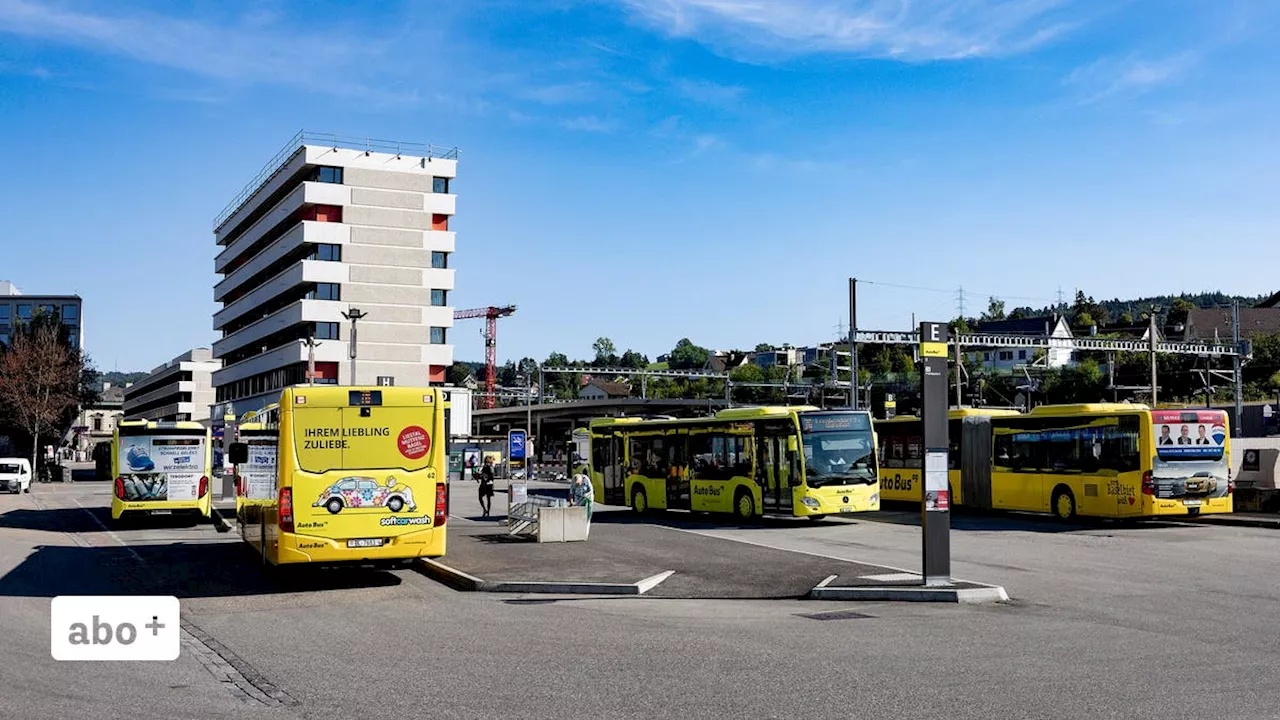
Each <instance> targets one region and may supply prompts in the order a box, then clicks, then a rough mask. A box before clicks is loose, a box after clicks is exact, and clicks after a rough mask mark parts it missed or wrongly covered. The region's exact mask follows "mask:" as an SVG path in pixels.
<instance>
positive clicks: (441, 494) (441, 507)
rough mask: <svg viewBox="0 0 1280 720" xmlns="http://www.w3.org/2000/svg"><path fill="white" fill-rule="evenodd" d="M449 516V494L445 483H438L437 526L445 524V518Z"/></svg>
mask: <svg viewBox="0 0 1280 720" xmlns="http://www.w3.org/2000/svg"><path fill="white" fill-rule="evenodd" d="M448 517H449V502H448V495H447V494H446V493H445V485H444V483H436V521H435V522H436V527H441V526H443V525H444V523H445V520H446V519H447V518H448Z"/></svg>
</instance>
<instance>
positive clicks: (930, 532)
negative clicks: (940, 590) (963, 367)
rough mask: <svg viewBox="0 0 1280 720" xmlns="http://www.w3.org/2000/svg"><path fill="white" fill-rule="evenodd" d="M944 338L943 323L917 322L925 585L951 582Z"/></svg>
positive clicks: (945, 350) (921, 507)
mask: <svg viewBox="0 0 1280 720" xmlns="http://www.w3.org/2000/svg"><path fill="white" fill-rule="evenodd" d="M947 340H948V331H947V326H946V325H945V324H944V323H932V322H922V323H920V371H921V372H920V378H921V392H920V405H921V413H920V414H921V420H922V421H923V425H924V482H923V483H921V493H922V494H921V498H920V509H921V512H920V514H921V525H922V528H923V530H924V546H923V551H924V552H923V555H924V584H925V585H950V584H952V583H951V493H950V492H949V489H948V487H947V354H948V353H947Z"/></svg>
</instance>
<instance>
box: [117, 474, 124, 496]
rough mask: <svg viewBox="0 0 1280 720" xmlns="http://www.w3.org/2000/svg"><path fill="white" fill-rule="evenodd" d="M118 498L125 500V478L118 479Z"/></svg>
mask: <svg viewBox="0 0 1280 720" xmlns="http://www.w3.org/2000/svg"><path fill="white" fill-rule="evenodd" d="M116 497H118V498H120V499H121V500H123V499H124V478H122V477H118V478H116Z"/></svg>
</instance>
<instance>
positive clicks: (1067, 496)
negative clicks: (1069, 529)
mask: <svg viewBox="0 0 1280 720" xmlns="http://www.w3.org/2000/svg"><path fill="white" fill-rule="evenodd" d="M1042 497H1043V496H1042ZM1050 497H1051V498H1052V500H1051V501H1050V508H1049V509H1050V510H1051V511H1052V512H1053V516H1054V517H1056V518H1058V519H1059V520H1070V519H1072V518H1074V517H1075V516H1076V509H1077V508H1076V496H1075V493H1073V492H1071V488H1069V487H1067V486H1066V485H1058V486H1057V487H1055V488H1054V489H1053V495H1051V496H1050Z"/></svg>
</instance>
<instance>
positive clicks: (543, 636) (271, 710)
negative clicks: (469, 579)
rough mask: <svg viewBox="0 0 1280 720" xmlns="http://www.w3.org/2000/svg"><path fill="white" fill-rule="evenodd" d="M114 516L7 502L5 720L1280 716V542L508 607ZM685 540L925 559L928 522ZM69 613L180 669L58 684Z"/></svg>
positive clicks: (1032, 531)
mask: <svg viewBox="0 0 1280 720" xmlns="http://www.w3.org/2000/svg"><path fill="white" fill-rule="evenodd" d="M107 492H108V488H106V487H105V486H101V485H96V484H88V483H77V484H74V485H67V486H37V487H36V488H35V489H34V491H33V493H32V495H29V496H27V495H24V496H0V687H3V688H4V691H3V709H2V710H0V716H3V717H5V718H47V717H49V716H50V715H55V714H56V715H59V716H66V717H75V718H82V717H90V718H93V717H103V718H108V717H112V718H114V717H131V718H134V717H136V718H153V717H154V718H166V719H168V718H205V717H212V718H219V717H228V718H231V717H234V718H257V717H265V718H275V717H280V718H366V717H367V718H399V717H422V716H427V717H441V718H447V717H458V718H476V717H500V716H520V717H557V718H559V717H565V718H599V717H609V718H625V717H681V718H704V717H705V718H724V717H777V718H782V717H786V718H794V717H806V718H807V717H814V718H819V717H832V718H836V717H839V718H846V717H890V716H891V717H906V718H917V717H918V718H992V717H1001V718H1004V717H1011V718H1013V717H1016V718H1069V717H1081V718H1084V717H1089V718H1093V717H1120V718H1159V719H1161V720H1165V719H1167V718H1203V717H1213V718H1215V719H1220V718H1268V717H1280V710H1278V709H1280V684H1277V683H1276V682H1275V681H1274V678H1275V677H1277V675H1278V674H1280V649H1278V644H1277V642H1276V638H1277V634H1278V633H1277V630H1278V629H1280V621H1277V620H1276V618H1277V617H1280V560H1278V556H1277V553H1276V547H1277V543H1278V542H1280V533H1276V532H1275V531H1271V530H1267V529H1263V528H1251V527H1223V526H1209V525H1188V524H1174V523H1167V524H1166V523H1161V524H1143V525H1109V524H1083V523H1082V524H1078V525H1066V526H1063V525H1059V524H1056V523H1054V522H1053V521H1051V520H1049V519H1047V518H1035V517H1001V518H983V517H974V518H965V517H963V516H960V517H957V523H956V524H957V529H956V530H955V532H954V533H953V535H952V542H953V548H954V556H955V564H954V570H955V574H957V575H960V576H961V577H979V578H981V579H983V580H990V581H993V582H997V583H1000V584H1003V585H1005V586H1006V587H1007V588H1008V589H1009V591H1010V593H1011V594H1012V595H1013V596H1014V599H1013V600H1012V601H1010V602H1007V603H1001V604H997V605H989V606H954V605H917V604H888V603H838V602H815V601H800V600H790V599H772V600H755V599H740V600H719V599H715V600H707V599H676V598H650V597H647V596H644V597H627V598H595V597H559V596H507V595H497V594H490V593H461V592H456V591H454V590H451V589H449V588H447V587H445V586H443V585H440V584H438V583H436V582H434V581H432V580H429V579H428V578H426V577H423V576H422V575H420V574H418V573H416V572H414V571H411V570H404V571H395V572H373V571H357V572H347V571H326V572H322V573H315V574H310V575H306V576H303V577H298V578H282V577H280V576H278V575H276V574H274V573H272V572H270V571H265V572H264V571H263V570H262V569H260V568H259V567H258V566H257V565H256V561H255V558H254V557H253V556H252V555H251V554H250V553H248V552H247V551H245V550H244V548H242V547H241V546H240V545H239V544H238V543H237V542H236V539H235V538H234V537H233V536H231V535H229V534H225V533H219V532H217V530H216V529H215V528H214V527H213V525H212V524H205V523H201V524H196V525H186V524H182V523H177V522H166V523H162V524H158V525H154V526H153V525H148V524H142V525H141V526H140V527H134V528H130V529H127V530H122V531H118V532H114V531H113V532H108V531H107V530H106V529H105V528H104V527H103V525H102V524H100V522H101V521H102V520H103V519H104V517H105V514H104V513H105V507H106V505H107V499H108V496H107ZM499 499H500V498H499ZM660 520H662V521H664V522H667V521H670V522H675V521H677V520H678V521H681V522H694V520H693V519H692V518H690V519H688V520H686V519H684V518H667V519H665V520H663V519H661V518H660ZM685 529H686V530H687V529H693V530H696V531H697V532H699V533H701V535H697V536H691V537H695V538H697V537H716V538H719V539H721V540H726V541H728V540H733V541H734V542H739V541H744V540H745V541H748V542H750V543H754V544H757V545H760V546H770V547H775V548H784V549H789V550H801V551H803V552H805V553H810V554H812V555H814V556H829V557H831V558H834V559H837V560H839V559H859V558H862V559H867V558H874V560H875V561H876V562H880V563H885V564H888V565H894V566H899V567H906V568H911V567H914V566H915V565H916V564H918V561H919V558H918V551H919V541H920V538H919V527H918V526H916V525H915V524H914V517H913V516H912V514H911V513H902V514H897V515H895V514H892V513H888V514H880V515H878V516H859V517H858V518H856V519H853V520H845V519H836V520H833V521H829V522H828V523H825V524H819V525H808V524H787V523H780V524H771V523H765V524H760V525H755V526H730V525H719V524H716V523H714V522H710V521H707V522H702V523H700V524H699V526H698V527H693V528H685ZM673 532H674V531H673ZM685 534H688V533H685ZM69 591H70V592H78V591H82V592H94V593H97V592H108V591H109V592H112V593H115V594H128V593H131V592H139V591H145V592H171V593H172V594H176V595H178V596H179V597H181V598H182V602H183V612H184V621H185V622H186V623H187V625H188V626H189V627H190V628H192V632H190V633H189V634H190V635H191V639H189V640H184V644H183V654H182V657H181V658H180V659H179V660H178V661H176V662H171V663H57V662H54V661H52V660H51V659H50V657H49V649H48V640H49V638H48V633H49V625H48V607H49V597H50V596H52V595H53V594H57V593H63V592H69ZM246 688H248V689H247V690H246ZM264 688H266V689H274V690H275V694H274V695H270V694H267V693H266V692H264V691H263V689H264Z"/></svg>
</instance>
